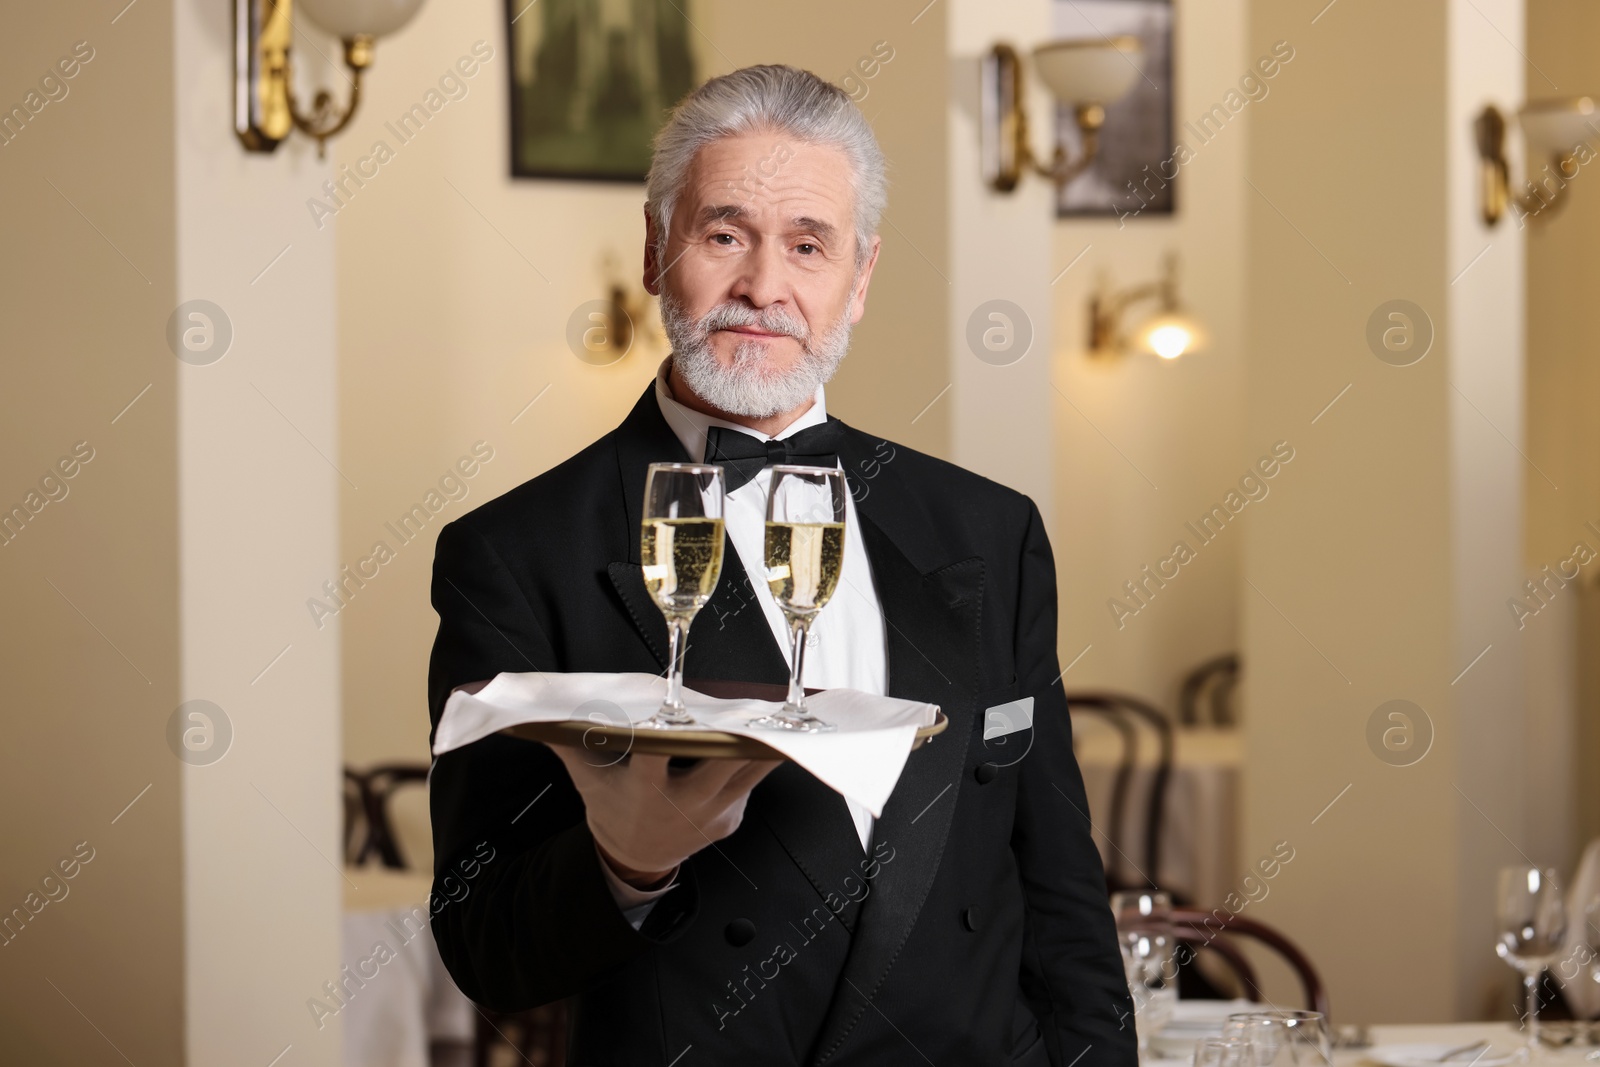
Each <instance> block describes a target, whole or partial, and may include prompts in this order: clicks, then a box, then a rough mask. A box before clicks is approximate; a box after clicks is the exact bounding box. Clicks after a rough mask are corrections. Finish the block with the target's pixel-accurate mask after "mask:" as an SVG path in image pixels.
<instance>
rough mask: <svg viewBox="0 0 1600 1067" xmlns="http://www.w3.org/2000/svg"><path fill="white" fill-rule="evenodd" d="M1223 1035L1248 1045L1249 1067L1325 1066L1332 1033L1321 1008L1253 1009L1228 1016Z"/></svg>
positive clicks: (1331, 1043) (1329, 1060)
mask: <svg viewBox="0 0 1600 1067" xmlns="http://www.w3.org/2000/svg"><path fill="white" fill-rule="evenodd" d="M1222 1036H1223V1037H1224V1038H1226V1039H1228V1040H1231V1041H1242V1042H1244V1043H1245V1044H1246V1045H1248V1046H1249V1048H1250V1056H1249V1059H1248V1060H1247V1061H1246V1062H1248V1063H1249V1064H1250V1067H1328V1065H1329V1064H1331V1063H1332V1062H1333V1035H1332V1032H1331V1031H1330V1030H1329V1028H1328V1020H1327V1018H1326V1017H1324V1016H1323V1014H1322V1013H1321V1012H1320V1011H1253V1012H1245V1013H1242V1014H1239V1015H1230V1016H1228V1021H1227V1023H1226V1024H1224V1026H1223V1028H1222Z"/></svg>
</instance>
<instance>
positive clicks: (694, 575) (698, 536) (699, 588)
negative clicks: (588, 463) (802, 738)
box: [639, 463, 725, 729]
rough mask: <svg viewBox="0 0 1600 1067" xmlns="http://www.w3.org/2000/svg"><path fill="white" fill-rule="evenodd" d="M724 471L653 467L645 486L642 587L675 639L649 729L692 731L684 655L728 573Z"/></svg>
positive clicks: (645, 724)
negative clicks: (687, 728)
mask: <svg viewBox="0 0 1600 1067" xmlns="http://www.w3.org/2000/svg"><path fill="white" fill-rule="evenodd" d="M723 487H724V482H723V476H722V468H721V467H718V466H714V465H703V464H697V463H652V464H651V465H650V471H649V473H648V474H647V475H646V476H645V483H644V522H643V529H642V530H641V531H640V535H639V558H640V560H641V561H642V562H643V566H644V587H645V589H647V590H648V591H649V593H650V598H651V599H652V600H654V601H655V602H656V607H658V608H660V609H661V613H662V614H663V615H665V616H666V619H667V630H668V633H669V634H670V637H671V641H670V645H671V647H670V650H669V653H668V660H669V666H668V670H667V696H666V699H665V700H663V701H662V702H661V707H660V709H659V710H658V711H657V712H656V713H655V714H654V715H652V716H651V717H650V718H648V719H646V720H644V721H643V722H641V723H639V726H641V727H643V728H646V729H673V728H675V727H683V726H692V725H694V723H695V720H694V717H693V716H692V715H690V714H689V713H688V711H687V710H685V709H684V706H683V657H684V652H685V650H686V649H687V646H688V643H689V626H690V624H692V623H693V622H694V617H695V615H696V614H697V613H698V612H699V611H700V609H701V608H703V607H705V606H706V602H707V601H709V600H710V599H711V594H712V592H713V591H714V590H715V589H716V587H717V579H718V578H720V577H721V576H722V546H723V542H724V535H723V525H722V503H723V497H724V495H725V493H724V491H723Z"/></svg>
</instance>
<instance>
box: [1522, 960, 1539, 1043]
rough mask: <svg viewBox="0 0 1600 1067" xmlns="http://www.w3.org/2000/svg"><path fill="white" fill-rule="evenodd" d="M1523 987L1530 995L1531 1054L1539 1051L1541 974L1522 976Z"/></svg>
mask: <svg viewBox="0 0 1600 1067" xmlns="http://www.w3.org/2000/svg"><path fill="white" fill-rule="evenodd" d="M1522 984H1523V987H1524V988H1525V989H1526V990H1527V994H1528V1049H1529V1051H1530V1052H1533V1053H1537V1052H1538V1051H1539V972H1538V971H1534V972H1532V973H1530V974H1524V975H1523V976H1522Z"/></svg>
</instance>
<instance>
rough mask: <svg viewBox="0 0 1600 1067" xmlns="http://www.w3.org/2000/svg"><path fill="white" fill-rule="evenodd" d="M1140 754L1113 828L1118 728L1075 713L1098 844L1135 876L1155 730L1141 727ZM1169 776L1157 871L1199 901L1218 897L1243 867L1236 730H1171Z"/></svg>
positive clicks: (1141, 860) (1111, 861) (1141, 863)
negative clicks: (1119, 821) (1110, 838)
mask: <svg viewBox="0 0 1600 1067" xmlns="http://www.w3.org/2000/svg"><path fill="white" fill-rule="evenodd" d="M1138 730H1139V749H1138V760H1137V763H1136V764H1135V767H1134V773H1133V782H1132V785H1131V786H1130V788H1129V793H1128V803H1127V809H1126V811H1125V813H1124V816H1123V819H1124V821H1123V825H1122V827H1121V828H1120V829H1119V830H1118V831H1116V834H1117V847H1118V848H1120V849H1121V850H1122V853H1124V854H1125V856H1124V855H1119V854H1118V853H1117V852H1116V851H1114V850H1113V849H1112V848H1111V847H1110V845H1109V843H1108V842H1107V840H1106V837H1107V834H1109V833H1111V832H1112V830H1111V827H1110V825H1109V823H1110V818H1111V786H1112V783H1113V782H1114V781H1115V778H1116V771H1117V764H1118V762H1119V761H1120V760H1121V758H1122V744H1121V741H1120V735H1119V734H1117V733H1115V732H1114V731H1113V729H1112V728H1111V727H1110V726H1108V725H1106V724H1105V723H1104V722H1103V721H1099V720H1098V718H1097V717H1096V716H1091V715H1088V714H1085V715H1080V716H1078V717H1076V718H1075V719H1074V722H1073V732H1074V736H1075V740H1074V743H1073V745H1074V748H1075V749H1076V750H1077V753H1078V763H1079V765H1080V766H1081V767H1082V768H1083V783H1084V788H1085V790H1086V791H1087V792H1088V795H1089V817H1090V818H1091V819H1092V820H1094V827H1095V843H1096V844H1098V845H1099V846H1100V855H1101V858H1102V859H1103V860H1104V861H1105V862H1106V864H1107V865H1108V867H1113V866H1114V867H1115V869H1117V870H1120V871H1121V872H1122V873H1123V874H1124V876H1125V877H1129V878H1137V877H1139V869H1142V868H1144V867H1145V866H1146V864H1145V853H1144V833H1145V813H1146V812H1147V811H1148V810H1149V798H1150V780H1151V776H1152V774H1153V773H1154V771H1155V765H1156V757H1157V747H1156V746H1157V741H1156V735H1155V734H1154V733H1153V732H1152V731H1150V730H1147V729H1145V728H1144V727H1142V726H1140V727H1138ZM1173 740H1174V749H1175V752H1174V760H1173V771H1172V776H1171V777H1170V778H1169V779H1168V781H1167V803H1166V819H1165V823H1164V826H1163V829H1162V834H1161V836H1162V844H1161V866H1160V872H1159V878H1160V880H1161V882H1162V884H1164V885H1168V886H1171V887H1173V888H1176V889H1178V890H1180V891H1182V892H1185V893H1187V894H1189V895H1190V896H1191V897H1192V898H1193V900H1194V901H1195V903H1196V904H1199V905H1202V906H1212V905H1216V904H1220V903H1221V902H1222V900H1223V898H1224V897H1226V896H1227V894H1228V893H1229V892H1230V891H1233V890H1234V889H1235V888H1236V883H1237V881H1238V879H1239V878H1240V877H1241V876H1242V875H1243V874H1244V873H1246V871H1245V868H1244V867H1242V866H1241V861H1240V858H1239V844H1238V834H1239V829H1238V827H1239V763H1240V756H1241V751H1242V743H1241V740H1240V737H1239V734H1238V731H1236V730H1229V729H1215V728H1204V727H1200V728H1189V727H1185V728H1180V729H1179V730H1177V732H1176V734H1175V736H1174V739H1173Z"/></svg>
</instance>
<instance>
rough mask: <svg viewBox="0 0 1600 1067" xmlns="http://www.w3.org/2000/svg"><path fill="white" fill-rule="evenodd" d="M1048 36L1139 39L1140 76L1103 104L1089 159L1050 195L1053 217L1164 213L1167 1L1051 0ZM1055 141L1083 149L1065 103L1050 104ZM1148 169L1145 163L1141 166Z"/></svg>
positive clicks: (1171, 179) (1169, 84) (1169, 198)
mask: <svg viewBox="0 0 1600 1067" xmlns="http://www.w3.org/2000/svg"><path fill="white" fill-rule="evenodd" d="M1051 21H1052V29H1053V30H1054V36H1055V37H1056V38H1058V39H1059V38H1066V37H1078V38H1081V37H1089V38H1096V37H1115V36H1118V35H1119V34H1127V35H1130V36H1133V37H1137V38H1139V40H1140V42H1141V43H1142V44H1143V45H1144V62H1143V63H1142V64H1141V67H1140V69H1141V76H1140V77H1139V78H1137V79H1135V80H1134V83H1133V88H1131V89H1129V90H1128V93H1127V95H1125V96H1123V97H1122V99H1120V100H1116V101H1114V102H1112V103H1110V104H1107V105H1106V122H1105V127H1104V128H1103V129H1102V130H1101V131H1100V151H1099V155H1098V157H1097V158H1096V159H1095V161H1094V163H1093V164H1092V165H1091V166H1090V167H1089V168H1088V169H1087V170H1085V171H1084V172H1083V173H1082V174H1080V175H1078V176H1077V177H1076V178H1074V179H1073V180H1072V181H1070V182H1068V183H1067V184H1066V186H1065V187H1063V188H1061V189H1059V190H1058V191H1057V193H1056V216H1057V217H1058V218H1060V217H1065V216H1073V215H1077V216H1082V215H1114V216H1116V217H1118V218H1128V217H1139V216H1144V215H1170V214H1172V213H1173V210H1174V205H1175V204H1176V197H1175V196H1174V195H1173V193H1174V185H1175V181H1176V177H1177V174H1176V170H1177V168H1176V167H1175V166H1174V165H1173V163H1172V159H1173V153H1174V150H1175V146H1174V143H1173V126H1172V97H1173V78H1172V4H1171V3H1170V2H1168V0H1054V3H1052V4H1051ZM1055 126H1056V137H1057V143H1059V144H1061V145H1062V146H1063V147H1065V148H1066V150H1067V153H1068V155H1069V156H1074V155H1076V154H1077V153H1078V152H1079V151H1080V150H1081V149H1082V147H1083V146H1082V140H1081V137H1080V135H1079V132H1078V124H1077V122H1076V121H1075V120H1074V118H1073V114H1072V109H1071V108H1070V107H1059V106H1058V107H1057V108H1056V122H1055ZM1147 168H1148V169H1147Z"/></svg>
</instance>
